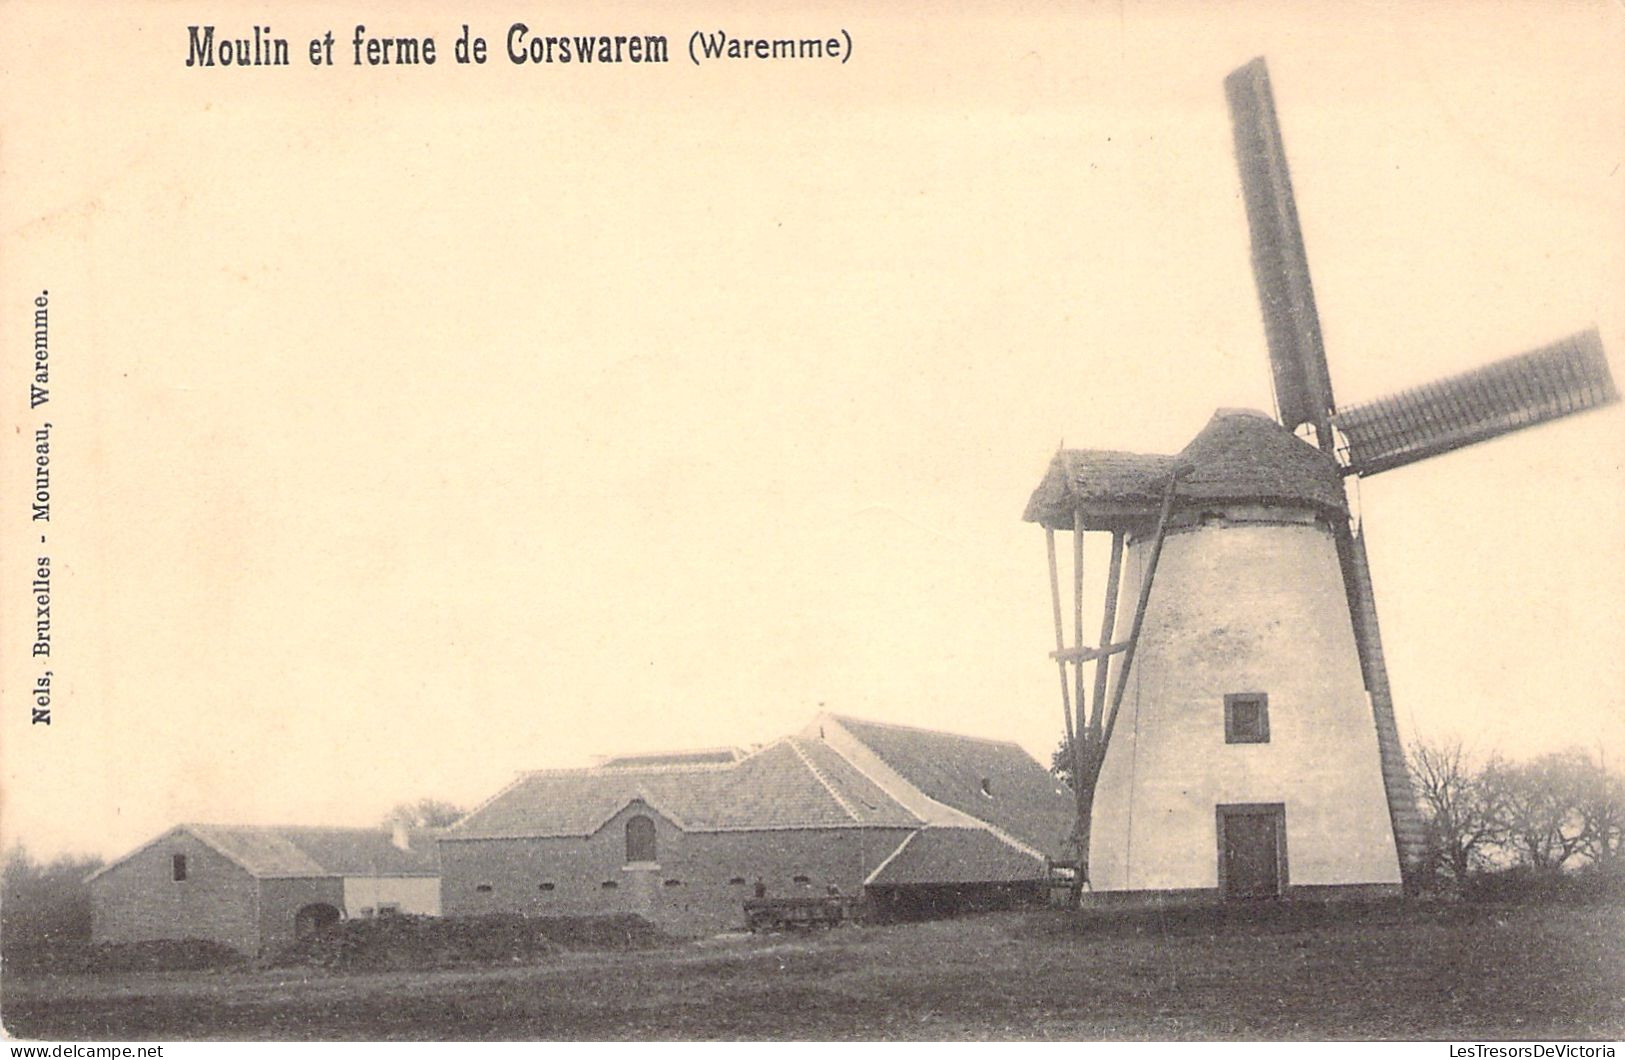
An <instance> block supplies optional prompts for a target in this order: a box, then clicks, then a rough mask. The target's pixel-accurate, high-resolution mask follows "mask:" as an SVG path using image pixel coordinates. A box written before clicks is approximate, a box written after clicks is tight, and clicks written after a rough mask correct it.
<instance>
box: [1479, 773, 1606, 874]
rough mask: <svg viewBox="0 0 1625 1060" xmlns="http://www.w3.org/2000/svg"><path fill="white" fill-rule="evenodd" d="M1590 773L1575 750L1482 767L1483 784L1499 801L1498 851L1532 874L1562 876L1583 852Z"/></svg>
mask: <svg viewBox="0 0 1625 1060" xmlns="http://www.w3.org/2000/svg"><path fill="white" fill-rule="evenodd" d="M1591 772H1592V766H1591V762H1590V760H1589V759H1588V758H1587V757H1586V755H1585V753H1584V752H1581V751H1573V750H1570V751H1559V752H1556V753H1553V754H1547V755H1542V756H1541V757H1539V758H1536V759H1533V760H1531V761H1528V762H1517V763H1507V762H1499V763H1496V764H1495V765H1494V766H1493V767H1492V768H1490V769H1486V770H1485V774H1484V782H1485V783H1486V784H1487V785H1489V786H1491V788H1492V789H1493V790H1494V791H1495V792H1496V794H1497V797H1498V798H1499V799H1500V800H1501V802H1502V815H1503V820H1504V823H1505V828H1504V831H1503V833H1502V835H1501V837H1500V839H1499V842H1500V845H1501V847H1502V848H1503V849H1504V850H1506V851H1507V852H1508V853H1510V854H1511V855H1512V856H1513V857H1514V858H1516V859H1517V861H1518V862H1519V864H1522V865H1524V866H1527V867H1528V868H1530V869H1533V870H1534V871H1536V872H1540V873H1558V872H1561V871H1562V870H1563V866H1564V865H1566V864H1567V863H1568V861H1569V859H1570V858H1572V857H1574V856H1575V855H1576V854H1578V853H1580V852H1581V851H1582V850H1583V849H1584V848H1585V842H1586V827H1585V815H1584V813H1583V812H1582V810H1581V806H1582V804H1583V803H1584V802H1585V794H1584V793H1585V789H1586V783H1587V780H1588V779H1589V776H1590V773H1591Z"/></svg>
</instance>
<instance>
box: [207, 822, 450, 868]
mask: <svg viewBox="0 0 1625 1060" xmlns="http://www.w3.org/2000/svg"><path fill="white" fill-rule="evenodd" d="M185 827H186V828H187V829H188V830H189V831H191V832H192V834H194V835H196V836H197V837H198V838H199V839H201V840H203V841H204V842H205V843H208V844H209V845H210V846H213V847H214V848H215V849H217V850H219V851H220V852H221V853H222V854H225V855H226V856H227V857H229V858H231V859H232V860H233V861H236V862H237V863H238V864H239V865H242V866H243V868H245V869H247V870H248V871H249V872H250V873H252V874H253V875H255V876H260V877H276V876H438V875H439V874H440V859H439V852H438V849H437V847H436V846H435V842H434V838H433V836H432V834H430V833H427V832H423V831H417V832H414V833H412V835H411V837H410V841H411V847H412V848H411V849H409V850H402V849H401V848H400V847H398V846H396V845H395V843H394V841H393V836H392V835H391V833H389V832H387V831H384V830H382V829H376V828H303V827H252V826H243V825H212V824H211V825H204V824H193V825H186V826H185Z"/></svg>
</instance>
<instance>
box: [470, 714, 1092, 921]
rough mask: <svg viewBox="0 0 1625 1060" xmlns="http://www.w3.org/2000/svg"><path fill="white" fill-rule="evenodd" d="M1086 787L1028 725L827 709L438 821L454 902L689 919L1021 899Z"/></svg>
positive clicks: (537, 911) (905, 909) (1042, 872)
mask: <svg viewBox="0 0 1625 1060" xmlns="http://www.w3.org/2000/svg"><path fill="white" fill-rule="evenodd" d="M1073 813H1074V808H1073V798H1072V795H1071V793H1070V792H1069V791H1068V790H1067V789H1066V788H1065V787H1064V786H1062V785H1061V784H1060V783H1059V782H1058V781H1057V780H1056V779H1055V778H1054V777H1053V776H1051V775H1050V774H1049V773H1048V772H1047V771H1046V770H1045V769H1044V767H1043V766H1041V765H1039V763H1038V762H1036V761H1034V759H1033V758H1032V757H1031V756H1030V755H1028V754H1027V753H1026V752H1025V751H1023V750H1022V749H1021V748H1020V747H1018V746H1017V745H1015V744H1013V743H1008V742H1002V741H994V740H983V739H976V738H972V737H967V736H956V735H951V734H948V733H942V732H935V731H930V730H924V729H915V728H907V727H903V726H897V725H886V724H880V723H877V722H869V721H859V720H857V719H853V718H846V717H837V716H834V715H829V714H823V715H820V716H819V717H817V718H815V719H814V720H813V722H812V723H811V724H809V725H808V726H807V727H806V728H805V729H804V730H803V731H802V732H801V733H799V734H797V735H795V736H790V737H786V738H784V739H781V740H779V741H777V742H775V743H772V744H769V745H767V746H766V747H763V748H761V749H759V750H756V751H754V752H752V753H749V754H745V753H742V752H739V751H735V750H731V749H725V750H716V751H699V752H686V753H677V754H661V755H642V756H623V757H618V758H611V759H608V760H606V761H604V762H602V763H600V764H599V765H597V766H593V767H590V768H583V769H560V770H542V771H537V772H530V773H525V774H522V775H521V776H519V777H518V778H517V779H516V780H514V782H513V783H512V784H510V785H509V786H508V787H507V788H505V789H503V790H502V791H500V792H498V793H497V794H496V795H494V796H493V797H492V798H490V799H489V800H487V801H486V802H485V803H484V804H483V805H481V806H479V807H477V808H476V809H475V810H474V811H473V812H472V813H470V814H469V815H468V816H467V817H465V818H464V819H463V820H461V821H459V822H458V823H457V824H455V825H453V826H452V827H451V828H449V829H447V830H446V831H445V832H443V833H442V834H441V836H440V858H441V867H442V878H441V905H442V908H443V910H444V912H445V914H446V915H447V916H473V915H479V914H487V913H521V914H526V915H533V916H580V915H593V914H610V913H633V914H637V915H639V916H642V917H645V918H646V919H648V920H651V921H653V922H655V923H657V924H659V925H660V926H662V927H663V928H665V929H667V930H669V931H674V932H680V933H703V932H708V931H717V930H725V929H728V928H733V927H737V926H739V925H740V924H741V923H742V921H743V902H744V900H745V899H746V898H749V897H751V896H752V895H753V894H755V893H756V891H757V890H758V887H760V889H761V890H763V891H765V892H766V894H767V895H768V896H770V897H788V896H796V895H809V896H811V895H824V894H828V893H830V892H831V889H832V888H833V889H834V890H835V891H838V892H839V893H841V894H843V895H860V894H862V895H866V896H867V897H868V898H869V899H870V901H871V903H872V905H873V906H874V907H875V908H876V909H877V910H879V911H880V912H883V913H884V912H887V911H891V912H896V913H900V914H907V913H910V912H925V911H946V910H951V909H956V908H969V907H985V906H992V905H1007V904H1012V903H1014V902H1018V901H1021V900H1024V899H1037V898H1040V897H1041V896H1042V895H1043V893H1044V888H1045V886H1046V882H1047V880H1048V877H1049V866H1050V863H1051V862H1052V861H1059V860H1064V859H1066V858H1067V856H1068V854H1067V850H1066V848H1065V844H1066V842H1067V838H1068V836H1069V834H1070V832H1071V830H1072V824H1073Z"/></svg>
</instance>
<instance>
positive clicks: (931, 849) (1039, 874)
mask: <svg viewBox="0 0 1625 1060" xmlns="http://www.w3.org/2000/svg"><path fill="white" fill-rule="evenodd" d="M1047 873H1048V866H1046V865H1045V864H1044V862H1043V861H1042V860H1040V859H1038V858H1035V857H1033V856H1032V855H1031V854H1028V853H1025V852H1024V851H1021V850H1018V849H1017V848H1016V847H1013V846H1011V845H1010V844H1009V843H1006V842H1004V841H1003V840H1002V839H1000V838H999V837H998V836H996V835H994V834H993V833H992V832H990V831H988V830H986V829H984V828H922V829H920V830H919V831H918V832H915V833H914V834H913V835H911V836H909V837H908V839H907V840H905V841H904V843H903V845H902V846H900V847H898V849H897V851H896V853H894V854H893V855H892V856H891V857H890V858H889V859H887V860H886V861H885V862H883V863H882V864H881V865H880V867H879V868H877V869H876V870H875V871H874V873H873V874H872V875H871V876H870V877H869V879H868V880H867V881H866V882H867V883H868V884H870V885H871V886H875V885H878V886H882V887H884V886H887V885H892V886H895V885H899V884H941V883H1009V882H1013V881H1016V880H1041V879H1044V878H1045V877H1046V875H1047Z"/></svg>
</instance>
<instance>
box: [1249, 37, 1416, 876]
mask: <svg viewBox="0 0 1625 1060" xmlns="http://www.w3.org/2000/svg"><path fill="white" fill-rule="evenodd" d="M1224 87H1225V95H1226V97H1227V98H1228V99H1229V102H1230V116H1231V123H1232V126H1233V128H1234V131H1235V142H1236V165H1237V166H1238V167H1239V169H1240V171H1241V188H1242V194H1243V197H1244V198H1245V200H1246V205H1247V226H1248V228H1249V230H1250V232H1251V234H1252V253H1253V278H1254V280H1255V281H1256V282H1257V284H1258V298H1259V304H1260V305H1261V307H1262V308H1263V312H1264V335H1265V338H1266V340H1267V341H1268V343H1269V353H1270V370H1271V375H1272V379H1273V382H1274V386H1275V407H1276V412H1277V415H1278V416H1279V417H1280V420H1281V423H1282V424H1283V425H1284V426H1285V427H1287V428H1288V429H1289V430H1291V429H1296V428H1297V427H1298V425H1299V424H1303V423H1312V424H1314V426H1315V433H1316V441H1317V443H1318V444H1319V446H1320V448H1321V450H1322V451H1323V452H1326V453H1328V454H1332V452H1333V444H1334V437H1335V436H1334V435H1333V432H1332V429H1331V417H1332V414H1333V413H1335V412H1336V411H1337V403H1336V401H1335V399H1334V398H1333V396H1332V384H1331V375H1330V372H1329V371H1328V369H1327V367H1326V349H1325V345H1324V344H1323V342H1322V340H1321V334H1320V316H1319V314H1318V313H1317V312H1316V309H1315V293H1314V288H1313V286H1312V285H1311V283H1310V281H1309V262H1308V257H1307V255H1306V254H1305V252H1304V247H1303V232H1302V230H1301V229H1300V227H1299V225H1298V208H1297V204H1296V203H1295V202H1294V200H1293V197H1292V181H1291V177H1290V175H1289V174H1288V172H1287V164H1286V148H1285V147H1284V145H1283V144H1282V142H1281V126H1280V123H1279V121H1278V120H1277V119H1276V116H1275V96H1274V93H1273V92H1272V91H1271V89H1270V80H1269V71H1268V70H1267V69H1266V68H1265V66H1264V60H1263V59H1261V58H1259V59H1254V60H1253V61H1252V62H1250V63H1248V64H1247V65H1246V66H1243V67H1241V68H1240V69H1238V70H1235V71H1233V72H1232V73H1231V74H1230V76H1229V77H1227V78H1225V83H1224ZM1334 529H1335V537H1336V541H1337V554H1338V562H1339V565H1340V566H1341V567H1342V573H1343V589H1344V592H1345V594H1346V596H1347V602H1348V609H1349V620H1350V622H1351V624H1352V625H1353V627H1354V636H1355V646H1356V649H1357V651H1358V652H1359V656H1360V671H1361V674H1362V676H1363V679H1364V682H1365V686H1366V691H1367V693H1369V695H1370V697H1371V712H1372V718H1373V721H1374V722H1375V726H1376V730H1377V744H1378V749H1379V752H1380V754H1381V756H1382V779H1383V787H1384V789H1385V792H1386V794H1387V797H1388V812H1389V818H1390V822H1391V824H1392V826H1393V830H1394V845H1395V848H1396V853H1397V855H1398V858H1399V863H1400V871H1401V872H1402V873H1403V875H1404V877H1405V879H1406V881H1407V884H1408V885H1412V886H1414V882H1415V880H1416V879H1417V876H1418V870H1419V869H1420V867H1421V864H1420V859H1421V855H1422V833H1421V821H1420V818H1419V817H1418V816H1417V812H1416V796H1415V794H1414V793H1413V792H1412V789H1411V784H1410V776H1409V774H1408V773H1407V771H1406V770H1405V768H1404V761H1405V755H1404V750H1403V747H1402V745H1401V743H1400V739H1399V731H1398V728H1397V726H1396V725H1395V723H1394V709H1393V703H1392V700H1391V699H1390V697H1389V694H1388V671H1387V666H1386V663H1385V662H1384V659H1383V653H1382V637H1381V634H1380V633H1379V632H1378V629H1377V605H1376V600H1375V598H1374V596H1373V595H1372V590H1371V577H1370V572H1369V570H1368V569H1367V566H1366V563H1365V549H1364V543H1363V541H1362V540H1360V539H1359V538H1358V537H1356V536H1355V533H1354V531H1353V529H1352V528H1351V527H1350V526H1349V524H1348V523H1347V521H1345V520H1338V521H1337V522H1336V523H1335V527H1334Z"/></svg>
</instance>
